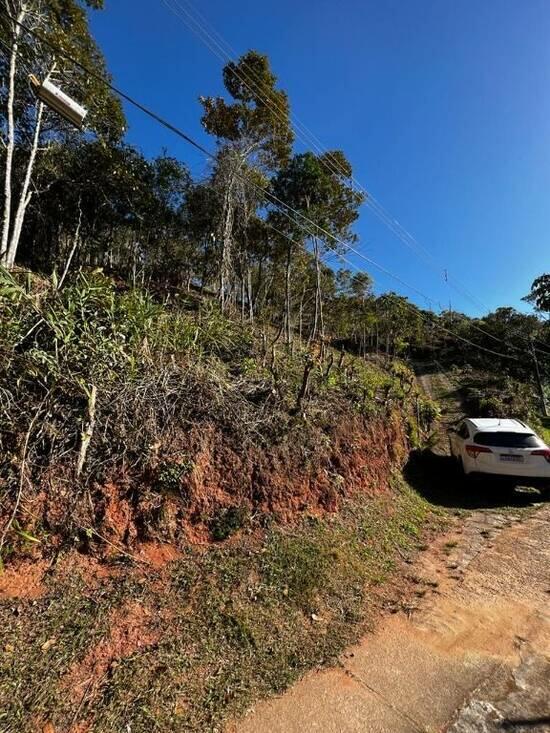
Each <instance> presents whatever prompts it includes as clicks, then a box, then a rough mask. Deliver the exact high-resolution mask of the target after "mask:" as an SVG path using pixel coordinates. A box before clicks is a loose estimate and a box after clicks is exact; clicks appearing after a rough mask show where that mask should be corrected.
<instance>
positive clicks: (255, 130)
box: [200, 51, 293, 307]
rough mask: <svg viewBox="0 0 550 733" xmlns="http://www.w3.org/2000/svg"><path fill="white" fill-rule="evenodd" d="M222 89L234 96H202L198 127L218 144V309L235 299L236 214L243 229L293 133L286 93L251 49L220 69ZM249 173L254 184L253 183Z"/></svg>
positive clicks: (286, 152)
mask: <svg viewBox="0 0 550 733" xmlns="http://www.w3.org/2000/svg"><path fill="white" fill-rule="evenodd" d="M223 82H224V86H225V88H226V90H227V92H228V93H229V95H230V96H231V98H232V100H233V101H232V102H226V101H225V100H224V99H223V98H221V97H201V98H200V102H201V104H202V106H203V110H204V114H203V117H202V124H203V126H204V128H205V130H206V131H207V132H209V133H210V134H212V135H215V137H216V138H217V140H218V143H219V146H220V148H219V150H218V155H217V161H216V164H215V166H214V175H213V179H214V182H215V184H216V185H217V186H218V187H219V189H220V191H221V192H222V207H221V215H220V216H219V218H218V225H217V239H218V241H219V243H220V254H219V270H220V282H219V296H220V300H221V303H222V307H225V306H226V304H227V303H228V302H229V301H230V300H231V299H233V300H234V299H235V297H236V292H235V278H234V274H235V269H236V263H235V260H236V252H235V246H234V238H235V230H236V227H237V222H236V212H237V209H240V211H239V212H238V214H237V216H238V217H240V220H241V225H242V228H243V231H246V228H247V224H248V221H250V220H251V218H252V217H253V215H254V211H255V209H256V208H257V206H258V205H260V204H261V203H262V194H261V190H262V189H263V188H264V187H265V185H266V184H267V181H266V179H265V178H264V177H263V176H265V175H267V174H269V173H271V172H273V171H275V170H277V169H278V167H279V166H281V165H283V164H284V163H285V162H286V161H287V160H288V157H289V155H290V150H291V145H292V140H293V136H292V131H291V127H290V122H289V105H288V98H287V95H286V93H285V92H283V91H281V90H280V89H277V88H276V86H275V85H276V82H277V79H276V77H275V75H274V74H273V72H272V71H271V68H270V65H269V60H268V58H267V56H264V55H262V54H260V53H258V52H257V51H249V52H248V53H246V54H245V55H244V56H242V57H241V58H240V59H239V61H238V62H237V63H234V62H230V63H229V64H227V65H226V66H225V68H224V70H223ZM253 172H255V173H256V181H255V182H254V181H252V182H251V179H252V178H253V176H252V175H251V174H252V173H253Z"/></svg>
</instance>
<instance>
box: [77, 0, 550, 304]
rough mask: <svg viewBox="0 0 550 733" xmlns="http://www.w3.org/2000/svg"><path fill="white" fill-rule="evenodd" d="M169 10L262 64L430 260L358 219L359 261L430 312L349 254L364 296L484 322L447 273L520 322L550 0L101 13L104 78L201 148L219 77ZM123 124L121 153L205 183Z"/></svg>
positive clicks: (541, 254) (542, 171)
mask: <svg viewBox="0 0 550 733" xmlns="http://www.w3.org/2000/svg"><path fill="white" fill-rule="evenodd" d="M193 2H194V3H196V0H193ZM167 5H171V6H172V7H173V8H177V6H178V5H179V7H180V8H183V9H186V10H188V12H193V7H194V8H195V9H199V12H200V13H201V14H202V15H203V16H204V18H206V20H207V21H208V23H209V25H210V26H211V27H212V28H214V29H215V30H217V31H218V32H219V33H220V34H221V36H222V37H223V39H224V40H225V41H226V42H227V43H228V44H229V45H230V46H231V48H232V49H233V50H234V52H235V54H236V55H240V54H242V53H244V52H245V51H246V50H248V49H249V48H255V49H257V50H259V51H261V52H263V53H266V54H267V55H268V56H269V58H270V59H271V62H272V67H273V70H274V72H275V73H276V74H277V76H278V78H279V84H280V86H281V87H282V88H284V89H285V90H286V91H287V92H288V94H289V97H290V101H291V108H292V112H293V114H294V115H295V117H296V118H297V119H298V120H299V122H300V123H302V125H305V126H306V127H307V128H308V129H309V130H310V131H311V132H313V133H314V134H315V136H316V137H317V138H318V139H319V140H320V141H321V142H322V145H323V147H324V148H329V149H334V148H340V149H342V150H343V151H344V152H345V153H346V155H347V156H348V158H349V160H350V161H351V163H352V165H353V168H354V174H355V177H356V178H357V180H358V181H359V182H360V183H361V184H362V186H364V187H365V188H366V189H367V190H368V191H370V192H372V194H374V196H375V197H376V200H377V201H378V202H380V203H381V204H382V205H383V206H384V207H385V209H386V210H387V211H388V212H390V214H391V217H392V218H393V219H396V220H398V221H399V222H400V223H401V224H402V226H403V227H405V228H406V230H407V231H408V232H410V233H411V234H412V235H414V237H415V239H416V240H417V241H418V242H419V243H420V245H421V247H423V248H424V249H425V250H427V251H428V252H429V253H430V257H431V258H433V259H430V258H427V256H426V255H424V259H423V258H421V257H419V256H417V255H415V254H414V252H413V251H412V250H411V249H410V248H407V247H406V246H405V245H404V244H403V243H402V242H401V241H400V240H399V239H398V238H397V237H395V236H394V235H393V234H392V233H391V232H390V231H389V230H388V228H387V227H385V226H384V225H383V224H382V223H381V222H380V221H379V219H377V218H376V217H375V216H374V215H373V213H372V212H371V211H370V210H369V209H368V208H367V207H363V209H362V212H361V217H360V220H359V222H358V223H357V225H356V231H357V233H358V234H359V236H360V243H359V245H358V247H359V249H360V250H361V251H362V252H364V254H365V255H366V256H368V257H370V258H371V259H373V260H375V261H376V262H377V263H379V264H380V265H382V266H384V267H385V268H387V269H388V270H391V271H392V272H394V273H395V274H397V275H398V276H399V277H400V278H402V279H403V280H406V281H407V282H408V283H410V284H411V285H414V286H415V287H416V288H417V289H418V290H420V291H422V292H423V293H425V294H426V295H427V296H428V297H429V298H430V303H428V302H427V301H426V300H424V299H423V298H422V297H420V296H418V295H417V294H415V293H414V292H412V291H409V290H407V289H406V288H405V287H404V286H403V285H400V284H398V283H396V282H395V281H393V280H392V279H391V278H389V277H388V276H386V275H384V274H382V273H380V272H379V271H378V270H377V269H376V268H375V267H372V266H369V265H368V264H367V263H366V262H364V261H363V260H361V259H360V258H358V257H355V256H351V257H350V259H351V260H352V261H353V262H354V264H355V265H357V266H359V267H361V268H364V269H367V270H368V271H369V272H370V273H371V274H372V276H373V277H374V279H375V283H376V289H377V290H378V291H381V290H389V289H394V290H397V291H398V292H401V293H403V294H404V295H408V296H410V297H411V299H412V300H413V301H415V302H417V303H418V304H419V305H421V306H423V307H428V306H429V305H432V306H433V307H434V308H435V309H436V310H438V309H439V308H440V307H447V306H448V303H449V300H451V301H452V305H453V308H456V309H459V310H462V311H463V312H466V313H470V314H471V315H480V313H481V311H482V308H481V306H480V305H476V304H474V303H472V302H471V301H470V300H468V299H467V298H466V297H465V296H464V295H463V294H462V292H458V290H456V289H454V288H453V287H451V286H450V285H449V284H446V282H445V279H444V276H443V270H444V269H447V270H448V273H449V275H450V278H451V281H452V282H453V281H454V283H455V284H456V283H460V285H459V286H458V289H459V290H461V291H462V289H463V288H464V287H465V288H466V289H467V291H468V292H470V293H472V294H473V295H475V297H476V300H477V301H481V303H482V304H484V305H486V306H487V307H488V308H494V307H497V306H499V305H513V306H516V307H518V308H520V309H521V310H527V306H526V304H524V303H522V302H521V297H522V296H523V295H525V294H526V293H527V292H528V291H529V287H530V284H531V282H532V280H533V279H534V278H535V277H536V276H537V275H539V274H541V273H542V272H544V271H546V272H548V271H549V270H550V242H549V240H550V43H549V40H548V39H549V38H550V3H549V2H548V1H547V0H525V1H524V2H518V1H517V0H483V2H479V0H461V2H451V0H400V1H397V0H384V1H383V2H380V1H379V0H376V1H371V0H367V1H360V0H339V2H334V0H316V2H313V0H292V1H291V0H278V1H277V2H264V3H261V2H257V0H255V1H254V2H252V1H251V0H231V2H227V0H204V1H203V2H202V3H200V5H199V4H198V3H196V4H194V5H190V3H189V0H166V1H164V0H106V9H105V10H104V11H102V12H99V13H94V14H93V19H92V29H93V32H94V34H95V36H96V38H97V40H98V42H99V43H100V45H101V47H102V49H103V51H104V53H105V55H106V58H107V62H108V66H109V69H110V70H111V72H112V74H113V76H114V79H115V82H116V83H117V84H118V85H119V86H120V87H122V88H123V89H124V90H125V91H126V92H128V93H129V94H131V95H133V96H135V97H136V98H138V99H139V100H140V101H142V102H144V103H145V104H147V105H149V106H151V107H152V108H154V109H155V111H157V112H159V113H160V114H162V115H164V116H166V117H167V118H168V119H169V120H170V121H172V122H173V123H175V124H176V125H178V126H179V127H181V128H182V129H183V130H185V131H186V132H187V133H188V134H190V135H191V136H193V137H194V138H196V139H197V140H198V141H200V142H201V143H203V144H205V145H206V146H208V147H210V148H213V147H214V141H213V140H211V139H210V138H209V137H208V136H207V135H205V134H204V133H203V131H202V129H201V126H200V113H201V108H200V105H199V103H198V97H199V95H205V96H206V95H216V94H223V92H224V90H223V86H222V83H221V68H222V65H223V64H222V61H221V60H220V59H219V58H217V57H216V56H215V55H214V54H213V53H212V52H211V51H210V50H209V49H208V48H207V47H206V46H205V45H204V44H203V42H202V41H201V40H200V39H199V38H198V37H197V35H195V34H194V33H193V32H192V31H191V30H190V28H189V27H188V26H187V25H186V24H185V23H184V22H183V20H181V19H180V18H179V17H178V16H177V15H176V14H175V13H173V12H171V10H170V9H169V8H168V7H167ZM179 13H180V14H181V15H183V16H184V18H185V17H188V16H186V15H185V12H184V10H181V9H180V10H179ZM126 111H127V115H128V120H129V125H130V129H129V133H128V140H129V142H131V143H134V144H136V145H138V146H139V147H140V148H141V149H142V150H143V151H144V152H145V154H147V155H155V154H157V153H158V152H159V151H160V150H161V149H162V148H167V150H168V152H169V153H170V154H172V155H175V156H176V157H178V158H180V159H181V160H183V161H185V162H186V163H187V164H188V165H189V166H190V168H191V170H192V172H193V173H194V174H195V175H201V174H202V173H204V171H205V170H206V161H205V159H204V156H202V155H201V154H200V153H198V152H196V151H194V150H193V149H192V148H190V147H189V146H188V145H186V144H185V143H184V142H183V141H180V140H178V139H177V138H175V137H174V136H173V135H172V134H170V133H169V132H167V131H165V130H163V129H162V128H160V127H159V126H158V125H156V124H155V123H154V122H152V121H150V120H148V119H147V118H146V117H144V116H143V115H142V114H141V113H140V112H138V111H137V110H134V109H131V108H128V109H127V110H126ZM305 148H306V145H305V143H304V142H302V141H300V140H297V141H296V149H297V150H303V149H305ZM344 266H345V265H344Z"/></svg>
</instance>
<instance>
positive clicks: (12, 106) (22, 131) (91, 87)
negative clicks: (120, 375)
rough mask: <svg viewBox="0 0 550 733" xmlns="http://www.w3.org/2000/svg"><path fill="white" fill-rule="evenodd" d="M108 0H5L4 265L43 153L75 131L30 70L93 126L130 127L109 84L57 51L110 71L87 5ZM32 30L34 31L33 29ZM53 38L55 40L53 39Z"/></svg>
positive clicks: (113, 133)
mask: <svg viewBox="0 0 550 733" xmlns="http://www.w3.org/2000/svg"><path fill="white" fill-rule="evenodd" d="M101 7H103V0H81V2H79V1H78V0H49V2H47V3H43V2H40V0H6V9H7V12H8V14H9V15H5V14H1V16H0V17H1V19H0V33H1V35H2V40H3V41H4V43H5V45H6V46H7V47H8V48H9V53H8V54H7V55H6V56H3V57H2V58H1V59H0V76H1V77H2V78H3V79H5V80H6V83H5V85H4V86H3V88H2V92H1V94H2V101H3V102H4V101H5V104H2V111H1V112H0V127H1V130H2V137H3V142H4V148H5V158H4V181H3V183H4V186H3V188H4V209H3V219H2V236H1V240H0V264H3V265H4V266H7V267H13V265H14V263H15V259H16V256H17V250H18V247H19V241H20V237H21V231H22V228H23V224H24V220H25V215H26V212H27V209H28V206H29V203H30V201H31V199H32V197H33V195H34V189H33V174H34V169H35V164H36V159H37V156H38V154H39V152H40V151H43V150H45V149H47V148H48V147H49V146H50V145H51V144H52V142H54V141H57V140H60V139H63V140H68V139H71V138H74V137H75V136H77V135H78V134H79V133H76V132H75V131H74V130H73V129H72V128H71V127H70V125H68V123H66V122H64V121H63V120H62V119H61V118H60V117H59V116H58V115H56V114H55V113H52V112H50V111H49V110H47V109H46V108H45V106H44V104H43V103H42V102H40V101H39V100H37V99H36V98H35V96H34V94H33V92H32V91H31V90H30V88H29V84H28V80H27V73H29V72H31V71H32V73H34V74H35V75H36V76H37V77H38V78H39V79H40V80H41V81H44V80H46V79H49V80H52V81H54V82H55V83H57V84H58V85H59V86H61V87H62V88H63V90H64V91H65V92H67V93H68V94H69V95H72V96H74V97H75V98H77V99H78V100H79V101H80V102H82V103H83V104H84V106H86V107H88V108H89V117H88V118H87V125H88V128H89V129H90V130H93V131H95V132H97V133H99V134H101V135H103V136H105V137H107V138H109V139H112V138H118V137H119V136H120V135H121V133H122V130H123V127H124V115H123V113H122V108H121V105H120V103H119V101H118V99H116V98H115V97H114V96H113V95H112V94H111V92H110V91H109V90H108V88H107V87H106V86H105V85H104V84H102V83H101V82H98V81H97V80H95V79H94V78H90V77H88V76H87V75H86V74H85V72H84V71H83V70H82V68H81V67H79V66H78V65H77V64H74V63H72V62H70V61H68V60H67V59H66V58H65V56H64V55H61V53H57V51H56V50H55V49H57V48H59V49H62V50H63V52H64V53H66V54H67V55H69V56H71V57H73V58H75V59H76V60H77V61H78V62H80V63H82V64H84V65H85V66H88V67H90V68H93V69H94V71H96V72H97V73H99V74H101V75H104V76H106V70H105V63H104V59H103V56H102V54H101V52H100V50H99V48H98V47H97V45H96V43H95V41H94V40H93V38H92V36H91V35H90V31H89V27H88V16H87V9H88V8H94V9H100V8H101ZM27 29H28V30H27ZM50 44H51V45H50Z"/></svg>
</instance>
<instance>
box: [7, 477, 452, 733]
mask: <svg viewBox="0 0 550 733" xmlns="http://www.w3.org/2000/svg"><path fill="white" fill-rule="evenodd" d="M395 483H396V485H395V489H394V491H393V492H391V493H388V494H386V495H383V496H380V497H378V498H376V499H372V500H364V501H362V502H353V503H351V502H350V503H348V504H347V505H346V507H345V508H344V510H343V511H342V512H341V513H340V514H338V515H335V516H332V517H330V518H326V519H322V520H320V519H315V518H309V519H306V520H304V521H303V522H302V523H301V524H300V525H298V526H294V527H291V528H290V527H289V528H281V527H273V528H271V529H268V530H265V531H264V533H263V535H262V537H261V539H259V538H258V536H257V535H255V534H249V533H245V534H244V535H243V536H242V537H235V538H233V539H232V540H231V542H230V543H226V544H224V545H219V546H214V547H213V548H211V549H209V550H208V551H207V552H202V553H199V552H196V551H192V550H189V551H188V552H187V554H186V555H185V556H184V557H183V558H181V559H180V560H178V561H177V562H176V563H175V564H173V565H172V566H170V571H169V572H165V573H164V575H163V576H162V577H161V576H159V575H158V574H157V576H154V575H151V576H148V577H146V579H145V582H143V578H141V579H140V578H139V577H136V576H135V575H133V574H131V573H129V574H127V575H126V577H125V578H124V579H122V580H121V579H120V578H117V579H116V580H115V579H106V580H105V581H103V582H102V584H101V585H99V586H97V587H95V588H90V587H86V586H85V585H84V584H83V583H82V582H80V581H76V580H71V581H68V580H65V581H62V580H61V579H60V578H56V577H55V575H54V576H52V577H51V578H50V580H49V581H48V582H49V592H48V594H47V595H46V596H45V597H44V598H41V599H39V600H38V601H34V602H31V601H19V602H17V603H16V604H14V602H10V603H7V602H4V603H3V604H2V606H1V607H0V622H1V623H2V628H3V641H2V643H3V645H4V654H3V655H2V661H1V663H0V664H1V666H0V710H1V712H0V729H1V730H2V731H3V733H12V732H13V733H15V731H17V733H23V732H25V731H31V730H34V729H35V727H36V721H40V722H41V723H42V724H44V723H45V722H47V721H51V722H52V723H53V724H54V725H55V726H56V730H65V729H67V728H68V727H70V724H71V722H72V721H73V720H74V721H84V720H88V721H89V722H91V728H90V729H91V731H95V732H96V733H99V732H100V731H101V733H104V732H105V731H110V730H113V731H115V730H116V731H118V730H124V729H126V727H128V726H129V727H130V728H131V730H132V733H150V731H166V732H167V733H168V732H171V731H178V732H180V731H216V730H221V726H222V724H223V721H224V720H225V719H226V718H227V717H230V716H233V715H237V714H239V713H241V712H243V711H244V710H245V709H246V707H247V706H248V705H249V704H251V703H252V702H253V701H254V700H256V699H258V698H261V697H264V696H266V695H270V694H273V693H277V692H280V691H282V690H284V689H285V688H286V687H287V686H288V685H289V684H291V683H292V682H293V681H294V680H296V679H297V678H298V677H300V676H301V675H302V674H303V673H304V672H305V671H306V670H308V669H310V668H312V667H314V666H316V665H319V664H325V663H327V662H330V661H331V660H334V658H335V657H336V655H337V654H338V653H339V652H340V651H341V650H342V649H343V648H344V647H345V646H346V645H347V644H349V643H350V642H352V641H353V640H355V639H356V638H357V636H358V635H359V634H360V633H361V632H362V631H363V630H364V629H365V628H366V627H367V626H368V624H369V622H370V621H371V620H372V618H373V614H374V611H375V608H376V594H375V591H374V586H375V585H377V584H379V583H382V582H384V581H385V580H386V579H387V578H388V576H389V575H390V574H391V573H392V571H393V569H394V567H395V562H396V558H397V555H398V553H401V552H403V551H407V550H409V549H412V548H414V547H415V546H416V544H417V543H418V536H419V534H420V532H421V528H422V525H423V524H424V523H425V522H426V520H427V519H429V518H431V520H433V521H436V522H439V521H442V520H441V517H442V516H443V515H442V514H438V513H434V511H433V508H432V507H431V505H430V504H428V503H427V502H426V501H425V500H424V499H422V498H421V497H419V496H418V495H417V494H416V493H415V492H414V491H413V490H411V489H410V488H409V487H408V486H407V485H406V484H405V483H404V482H403V481H402V480H401V479H396V481H395ZM130 601H131V602H132V603H137V604H139V605H140V606H143V607H144V608H146V609H148V611H149V612H150V619H151V623H153V624H155V625H156V627H157V629H158V632H159V635H158V641H157V642H156V643H154V644H152V645H149V646H147V647H143V648H136V649H135V650H133V651H132V653H130V654H128V655H126V656H123V657H122V658H114V659H112V660H110V663H109V665H108V666H107V667H106V670H105V672H104V674H103V677H102V679H101V680H99V681H98V684H97V686H95V685H94V687H93V688H92V689H93V690H94V693H93V694H88V696H86V694H84V693H85V691H84V693H83V694H82V695H80V699H79V697H78V696H77V697H76V698H74V697H71V695H68V694H67V689H66V682H64V680H65V679H66V675H67V672H68V670H69V669H70V668H71V665H74V664H75V663H78V662H81V661H82V660H83V658H84V657H85V656H86V654H87V653H89V651H90V649H92V648H93V647H94V646H97V645H98V644H99V643H100V642H101V641H102V640H105V639H106V638H109V634H112V633H113V630H112V628H111V629H110V628H109V619H111V618H112V614H113V611H114V610H115V609H117V608H120V607H121V605H122V604H123V603H125V604H126V603H128V602H130ZM14 608H15V610H14ZM51 639H54V640H55V641H54V642H53V643H52V644H51V646H50V647H48V644H47V642H48V640H51ZM6 649H7V652H6V651H5V650H6ZM44 649H46V651H44Z"/></svg>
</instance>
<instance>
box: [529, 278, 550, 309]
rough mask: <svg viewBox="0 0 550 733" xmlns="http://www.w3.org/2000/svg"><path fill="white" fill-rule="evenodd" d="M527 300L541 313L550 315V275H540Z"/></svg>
mask: <svg viewBox="0 0 550 733" xmlns="http://www.w3.org/2000/svg"><path fill="white" fill-rule="evenodd" d="M523 300H526V301H527V302H528V303H531V305H534V306H535V308H536V309H537V310H538V311H540V312H541V313H550V274H548V273H547V274H544V275H540V276H539V277H537V278H536V280H534V282H533V284H532V285H531V292H530V293H529V295H526V296H525V298H524V299H523Z"/></svg>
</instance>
